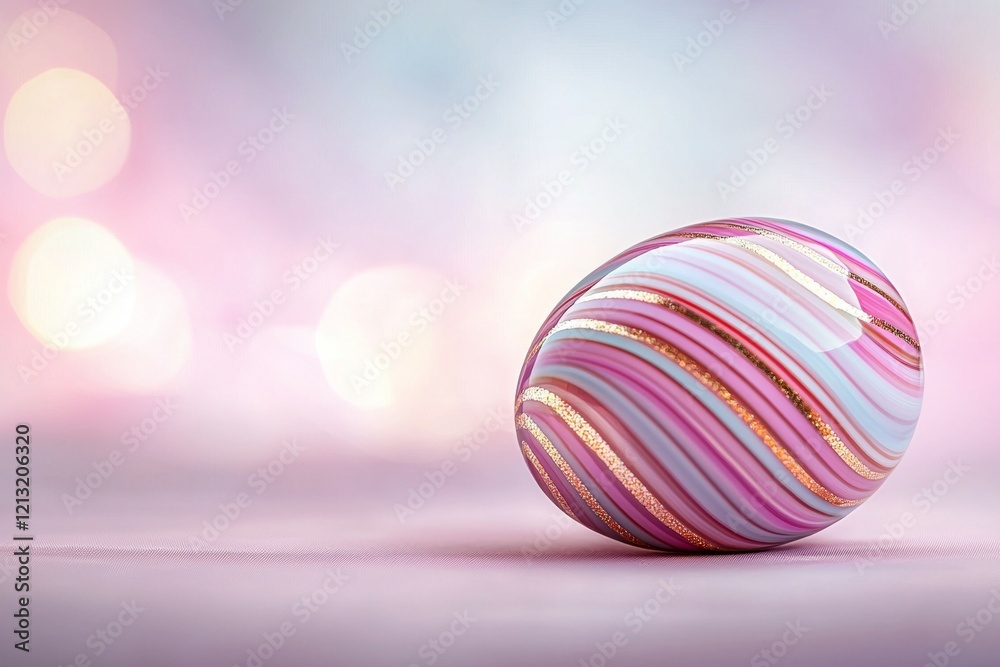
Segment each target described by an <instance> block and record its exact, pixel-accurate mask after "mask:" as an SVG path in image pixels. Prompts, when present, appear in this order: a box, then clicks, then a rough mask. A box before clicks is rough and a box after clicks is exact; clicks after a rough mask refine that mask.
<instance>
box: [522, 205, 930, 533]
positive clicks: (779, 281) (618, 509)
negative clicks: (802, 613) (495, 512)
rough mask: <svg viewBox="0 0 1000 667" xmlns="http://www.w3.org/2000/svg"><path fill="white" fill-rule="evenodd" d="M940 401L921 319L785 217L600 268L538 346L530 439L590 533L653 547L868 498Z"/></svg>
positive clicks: (867, 270)
mask: <svg viewBox="0 0 1000 667" xmlns="http://www.w3.org/2000/svg"><path fill="white" fill-rule="evenodd" d="M922 393H923V365H922V361H921V356H920V344H919V342H918V341H917V331H916V327H915V326H914V324H913V320H912V319H911V317H910V315H909V312H908V311H907V308H906V306H905V304H904V303H903V299H902V297H901V296H900V295H899V293H898V292H897V291H896V289H895V288H894V287H893V286H892V284H891V283H890V282H889V280H888V278H886V277H885V276H884V275H883V274H882V272H881V271H880V270H879V269H878V268H877V267H876V266H875V265H874V264H873V263H872V262H871V260H869V259H868V258H867V257H865V256H864V255H863V254H861V253H860V252H858V251H857V250H856V249H854V248H852V247H851V246H849V245H847V244H846V243H844V242H842V241H839V240H838V239H836V238H834V237H832V236H830V235H828V234H826V233H824V232H821V231H819V230H816V229H812V228H810V227H807V226H805V225H801V224H798V223H794V222H788V221H784V220H773V219H763V218H739V219H730V220H719V221H715V222H707V223H702V224H697V225H693V226H690V227H685V228H683V229H679V230H677V231H674V232H670V233H667V234H663V235H661V236H657V237H655V238H652V239H650V240H648V241H645V242H643V243H640V244H638V245H636V246H634V247H632V248H629V249H628V250H626V251H625V252H623V253H621V254H619V255H618V256H617V257H615V258H614V259H612V260H610V261H609V262H607V263H606V264H604V265H603V266H601V267H600V268H598V269H597V270H596V271H594V272H593V273H591V274H590V275H589V276H587V277H586V278H584V279H583V281H582V282H580V283H579V284H578V285H577V286H576V287H575V288H574V289H573V290H571V291H570V293H569V294H567V295H566V297H565V298H564V299H563V300H562V301H561V302H560V303H559V305H558V306H557V307H556V308H555V310H553V311H552V313H551V314H550V315H549V317H548V319H546V321H545V323H544V324H543V325H542V328H541V329H540V330H539V332H538V334H537V336H536V337H535V340H534V341H533V342H532V345H531V348H530V350H529V352H528V355H527V358H526V359H525V362H524V367H523V369H522V371H521V376H520V379H519V382H518V388H517V401H516V405H515V415H516V416H515V418H516V425H517V435H518V439H519V441H520V445H521V451H522V453H523V454H524V457H525V460H526V461H527V463H528V467H529V469H530V471H531V474H532V475H533V476H534V478H535V481H536V482H537V483H538V485H539V486H540V487H541V489H542V490H543V491H544V492H545V493H546V494H547V495H548V496H549V498H550V499H551V500H552V501H553V502H554V503H555V504H556V505H558V506H559V507H560V508H561V509H562V511H563V512H565V513H566V514H568V515H569V516H570V517H572V518H573V519H576V520H577V521H579V522H580V523H582V524H583V525H584V526H587V527H588V528H590V529H592V530H595V531H597V532H599V533H602V534H604V535H606V536H608V537H610V538H612V539H616V540H619V541H622V542H626V543H628V544H633V545H635V546H639V547H647V548H652V549H660V550H664V551H671V552H720V551H721V552H725V551H743V550H753V549H764V548H768V547H773V546H776V545H781V544H786V543H788V542H791V541H793V540H797V539H800V538H802V537H805V536H807V535H812V534H813V533H815V532H817V531H819V530H822V529H823V528H826V527H827V526H829V525H831V524H833V523H834V522H836V521H837V520H839V519H841V518H843V517H844V516H846V515H847V514H848V513H849V512H851V511H852V510H853V509H854V508H855V507H857V506H858V505H860V504H861V503H862V502H864V501H865V500H866V499H867V498H868V497H869V496H871V494H872V493H874V492H875V490H876V489H877V488H878V487H879V486H880V485H881V484H882V482H883V481H884V480H885V478H886V476H887V475H888V474H889V473H890V472H892V470H893V468H895V466H896V464H897V463H899V460H900V458H901V457H902V455H903V452H904V451H905V450H906V447H907V445H908V444H909V442H910V439H911V437H912V435H913V431H914V428H915V427H916V423H917V417H918V414H919V412H920V404H921V397H922Z"/></svg>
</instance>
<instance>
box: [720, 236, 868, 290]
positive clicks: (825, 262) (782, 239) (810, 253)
mask: <svg viewBox="0 0 1000 667" xmlns="http://www.w3.org/2000/svg"><path fill="white" fill-rule="evenodd" d="M718 226H719V227H729V228H730V229H742V230H743V231H745V232H750V233H752V234H756V235H757V236H763V237H764V238H766V239H771V240H772V241H775V242H777V243H780V244H781V245H783V246H786V247H788V248H791V249H792V250H795V251H796V252H799V253H801V254H803V255H805V256H806V257H808V258H809V259H811V260H813V261H814V262H816V263H817V264H821V265H822V266H824V267H826V268H827V269H829V270H830V271H833V272H834V273H836V274H837V275H839V276H843V277H844V278H847V277H848V276H850V272H849V271H848V270H847V267H844V266H841V265H840V264H838V263H837V262H835V261H833V260H832V259H830V258H829V257H826V256H824V255H822V254H820V253H818V252H816V251H815V250H813V249H812V248H810V247H809V246H807V245H803V244H802V243H799V242H798V241H796V240H795V239H793V238H789V237H788V236H785V235H784V234H778V233H777V232H772V231H771V230H769V229H763V228H761V227H753V226H751V225H737V224H734V223H720V224H718Z"/></svg>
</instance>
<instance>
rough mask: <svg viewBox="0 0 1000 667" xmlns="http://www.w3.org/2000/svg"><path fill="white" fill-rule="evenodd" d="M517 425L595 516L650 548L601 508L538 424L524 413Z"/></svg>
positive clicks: (638, 544)
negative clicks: (541, 449)
mask: <svg viewBox="0 0 1000 667" xmlns="http://www.w3.org/2000/svg"><path fill="white" fill-rule="evenodd" d="M517 425H518V426H520V427H521V428H524V429H527V430H528V431H530V432H531V435H532V436H534V438H535V440H537V441H538V444H540V445H541V446H542V448H543V449H544V450H545V453H546V454H548V455H549V458H551V459H552V462H553V463H555V464H556V466H557V467H558V468H559V470H561V471H562V473H563V475H565V476H566V479H567V481H569V483H570V485H571V486H572V487H573V488H574V489H576V492H577V493H578V494H580V497H581V498H583V502H585V503H587V506H588V507H590V509H591V510H593V512H594V514H596V515H597V516H598V517H600V519H601V521H603V522H604V523H605V524H607V526H608V528H610V529H611V530H613V531H614V532H615V533H616V534H618V535H619V536H620V537H621V538H622V539H624V540H626V541H627V542H629V543H631V544H634V545H636V546H639V547H648V546H649V545H648V544H646V543H644V542H642V541H641V540H640V539H639V538H637V537H636V536H635V535H633V534H632V533H630V532H628V531H627V530H625V529H624V528H622V526H621V524H619V523H618V522H617V521H615V519H614V517H612V516H611V515H610V514H608V512H607V510H605V509H604V508H603V507H601V504H600V503H599V502H597V498H595V497H594V494H592V493H591V492H590V490H589V489H587V487H586V485H584V483H583V480H582V479H580V477H579V476H578V475H577V474H576V473H575V472H574V471H573V468H572V467H570V465H569V463H568V462H567V461H566V459H564V458H563V457H562V454H560V453H559V450H558V449H556V447H555V445H553V444H552V441H551V440H549V439H548V438H547V437H546V436H545V434H544V433H542V429H540V428H538V424H536V423H535V422H534V420H532V419H531V417H529V416H528V415H526V414H524V413H521V414H519V415H518V416H517Z"/></svg>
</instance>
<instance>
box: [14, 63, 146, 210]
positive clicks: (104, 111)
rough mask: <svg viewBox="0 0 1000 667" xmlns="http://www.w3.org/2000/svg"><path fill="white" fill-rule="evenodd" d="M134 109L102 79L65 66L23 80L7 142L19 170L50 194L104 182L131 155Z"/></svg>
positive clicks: (82, 189)
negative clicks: (124, 102)
mask: <svg viewBox="0 0 1000 667" xmlns="http://www.w3.org/2000/svg"><path fill="white" fill-rule="evenodd" d="M130 142H131V124H130V122H129V117H128V112H127V111H126V110H125V108H124V107H123V106H122V105H121V104H120V103H119V102H118V100H117V98H116V97H115V96H114V94H113V93H112V92H111V91H110V90H108V88H107V86H105V85H104V84H103V83H101V82H100V81H99V80H98V79H96V78H94V77H93V76H91V75H90V74H86V73H84V72H81V71H78V70H75V69H68V68H64V67H59V68H55V69H50V70H47V71H46V72H43V73H42V74H39V75H38V76H36V77H35V78H33V79H31V80H30V81H28V82H27V83H25V84H24V85H23V86H21V87H20V88H19V89H18V90H17V92H15V93H14V96H13V97H12V98H11V100H10V104H9V105H8V107H7V114H6V117H5V118H4V148H5V149H6V152H7V159H8V160H10V164H11V166H12V167H13V168H14V171H16V172H17V173H18V175H20V176H21V178H23V179H24V180H25V181H26V182H27V183H28V184H29V185H30V186H31V187H33V188H34V189H35V190H37V191H38V192H39V193H41V194H43V195H47V196H49V197H56V198H62V197H72V196H75V195H79V194H83V193H85V192H90V191H91V190H94V189H96V188H99V187H101V186H102V185H104V184H105V183H107V182H108V181H110V180H111V179H112V178H114V177H115V176H116V175H117V174H118V172H119V171H120V170H121V168H122V165H123V164H124V163H125V160H126V158H127V157H128V152H129V145H130Z"/></svg>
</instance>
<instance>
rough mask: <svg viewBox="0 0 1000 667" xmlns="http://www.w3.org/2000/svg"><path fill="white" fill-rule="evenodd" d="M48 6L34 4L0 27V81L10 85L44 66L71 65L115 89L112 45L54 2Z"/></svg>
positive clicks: (98, 30) (115, 62) (102, 33)
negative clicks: (0, 44) (0, 39)
mask: <svg viewBox="0 0 1000 667" xmlns="http://www.w3.org/2000/svg"><path fill="white" fill-rule="evenodd" d="M46 4H49V3H46ZM51 5H55V6H54V7H53V6H48V7H42V6H40V5H37V4H36V6H34V7H31V8H30V9H27V10H25V11H23V12H21V14H19V15H18V16H17V18H15V19H14V20H13V21H11V22H10V24H9V25H7V26H6V30H5V31H4V49H3V57H2V58H0V81H2V82H3V84H4V85H5V86H8V87H9V90H16V89H17V88H18V87H20V86H21V85H22V84H24V83H25V82H26V81H28V79H31V78H32V77H34V76H37V75H38V74H41V73H42V72H44V71H45V70H49V69H52V68H54V67H72V68H73V69H77V70H80V71H81V72H86V73H87V74H90V75H92V76H94V77H96V78H97V79H98V80H100V81H101V82H103V83H104V85H106V86H107V87H108V88H111V89H112V90H117V89H118V83H119V82H118V50H117V49H116V48H115V44H114V41H113V40H112V39H111V37H110V36H109V35H108V33H106V32H105V31H104V30H102V29H101V28H99V27H98V26H97V25H96V24H95V23H93V22H92V21H90V20H89V19H86V18H84V17H83V16H81V15H79V14H77V13H76V12H72V11H70V10H68V9H66V8H65V7H63V6H62V5H61V4H59V3H51Z"/></svg>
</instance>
